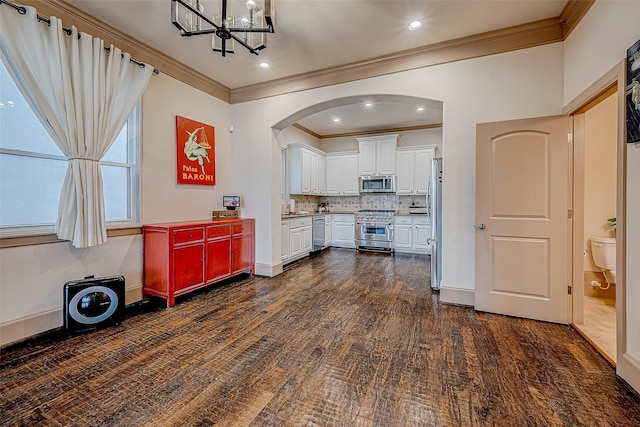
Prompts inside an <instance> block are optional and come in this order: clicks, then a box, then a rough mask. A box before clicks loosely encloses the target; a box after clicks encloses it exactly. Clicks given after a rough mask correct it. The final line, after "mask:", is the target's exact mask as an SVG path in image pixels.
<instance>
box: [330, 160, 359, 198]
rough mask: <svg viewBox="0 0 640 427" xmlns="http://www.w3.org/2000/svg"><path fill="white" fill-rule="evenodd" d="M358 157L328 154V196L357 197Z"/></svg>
mask: <svg viewBox="0 0 640 427" xmlns="http://www.w3.org/2000/svg"><path fill="white" fill-rule="evenodd" d="M358 194H360V191H359V189H358V156H357V155H356V154H327V195H328V196H357V195H358Z"/></svg>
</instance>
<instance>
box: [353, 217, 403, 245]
mask: <svg viewBox="0 0 640 427" xmlns="http://www.w3.org/2000/svg"><path fill="white" fill-rule="evenodd" d="M393 218H394V211H391V210H361V211H358V212H356V214H355V227H356V228H355V244H356V248H357V249H358V250H371V251H385V252H391V253H393Z"/></svg>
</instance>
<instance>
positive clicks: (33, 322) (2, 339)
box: [0, 285, 142, 346]
mask: <svg viewBox="0 0 640 427" xmlns="http://www.w3.org/2000/svg"><path fill="white" fill-rule="evenodd" d="M124 300H125V304H131V303H133V302H137V301H141V300H142V285H138V286H135V287H132V288H127V289H126V290H125V299H124ZM63 317H64V311H63V309H62V307H60V308H54V309H53V310H49V311H45V312H42V313H38V314H33V315H31V316H26V317H22V318H20V319H16V320H11V321H9V322H5V323H3V324H1V325H0V346H4V345H7V344H11V343H15V342H18V341H23V340H25V339H27V338H30V337H33V336H34V335H38V334H41V333H43V332H47V331H50V330H52V329H56V328H60V327H62V326H63V324H64V319H63Z"/></svg>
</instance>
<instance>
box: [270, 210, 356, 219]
mask: <svg viewBox="0 0 640 427" xmlns="http://www.w3.org/2000/svg"><path fill="white" fill-rule="evenodd" d="M354 213H355V211H331V212H323V213H318V212H309V213H305V214H299V213H296V214H282V216H281V217H282V219H290V218H299V217H302V216H316V215H331V214H347V215H353V214H354Z"/></svg>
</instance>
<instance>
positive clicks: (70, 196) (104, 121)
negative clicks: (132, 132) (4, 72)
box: [0, 4, 153, 248]
mask: <svg viewBox="0 0 640 427" xmlns="http://www.w3.org/2000/svg"><path fill="white" fill-rule="evenodd" d="M25 10H26V13H25V14H24V15H22V14H19V13H18V12H17V11H16V10H15V9H13V8H11V7H9V6H7V5H5V4H2V5H0V57H1V58H2V60H3V62H4V63H5V65H6V67H7V69H8V71H9V73H10V74H11V76H12V77H13V79H14V81H15V82H16V85H17V86H18V88H20V91H21V92H22V94H23V96H24V97H25V99H26V100H27V102H28V103H29V104H30V105H31V108H32V109H33V110H34V112H35V114H36V116H37V117H38V118H39V119H40V122H41V123H42V125H43V126H44V127H45V129H47V131H48V132H49V134H50V135H51V137H52V138H53V140H54V141H55V143H56V144H57V145H58V147H59V148H60V150H61V151H62V152H63V153H64V155H65V156H66V157H67V158H68V159H69V161H68V166H67V173H66V176H65V179H64V182H63V185H62V191H61V193H60V202H59V206H58V219H57V221H56V226H55V231H56V233H57V235H58V237H59V238H61V239H64V240H71V241H72V243H73V245H74V246H75V247H78V248H82V247H88V246H96V245H99V244H101V243H104V242H105V241H106V240H107V231H106V223H105V214H104V196H103V191H102V173H101V171H100V165H99V163H98V162H99V161H100V159H101V158H102V157H103V156H104V155H105V153H106V152H107V150H109V147H110V146H111V144H113V141H114V140H115V138H116V137H117V135H118V133H119V132H120V130H122V127H123V126H124V125H125V123H126V121H127V118H128V117H129V115H130V114H131V112H132V111H133V108H134V107H135V105H136V103H137V102H138V100H139V99H140V97H141V96H142V93H143V91H144V89H145V88H146V86H147V84H148V82H149V79H150V77H151V74H152V72H153V67H151V66H149V65H145V66H144V67H142V66H140V65H138V64H136V63H134V62H131V61H130V59H131V58H130V56H129V54H127V53H124V54H122V52H121V51H120V49H117V48H115V47H114V46H113V45H112V46H110V50H109V52H108V53H107V51H105V49H104V47H105V46H104V41H103V40H100V39H98V38H94V37H92V36H90V35H89V34H85V33H78V31H77V29H76V28H75V27H72V28H71V29H70V30H69V33H68V32H67V31H66V30H64V29H63V27H62V21H61V20H59V19H57V18H55V17H53V16H52V17H50V18H49V20H50V24H49V25H47V24H46V23H43V22H39V21H38V17H37V12H36V10H35V9H34V8H31V7H25Z"/></svg>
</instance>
